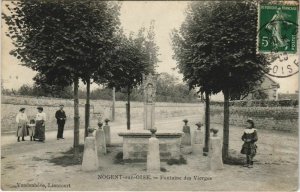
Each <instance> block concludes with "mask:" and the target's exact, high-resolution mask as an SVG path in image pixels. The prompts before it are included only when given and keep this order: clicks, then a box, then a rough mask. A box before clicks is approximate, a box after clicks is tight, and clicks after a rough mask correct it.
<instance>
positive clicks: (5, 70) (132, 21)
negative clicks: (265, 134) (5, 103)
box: [1, 1, 298, 93]
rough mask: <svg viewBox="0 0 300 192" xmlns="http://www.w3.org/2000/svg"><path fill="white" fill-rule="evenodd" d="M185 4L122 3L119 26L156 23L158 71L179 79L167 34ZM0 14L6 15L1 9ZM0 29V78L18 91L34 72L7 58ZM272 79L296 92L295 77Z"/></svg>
mask: <svg viewBox="0 0 300 192" xmlns="http://www.w3.org/2000/svg"><path fill="white" fill-rule="evenodd" d="M187 4H188V2H186V1H123V2H122V7H121V16H120V20H121V25H122V27H123V29H124V31H125V32H126V33H127V34H128V33H129V32H135V33H136V32H137V31H138V30H139V29H140V28H141V27H146V28H148V27H149V25H150V22H151V21H152V20H154V21H155V25H154V28H155V34H156V37H155V40H156V43H157V45H158V46H159V53H160V56H159V60H160V61H161V62H159V63H158V68H157V72H159V73H161V72H167V73H170V74H173V75H175V76H177V77H179V79H180V80H181V79H182V75H181V74H179V73H178V70H173V68H175V67H176V61H175V60H173V59H172V55H173V51H172V46H171V39H170V33H171V31H172V30H173V29H174V28H177V29H179V27H180V25H181V24H182V22H183V21H184V19H185V14H184V10H185V9H186V7H187ZM2 5H3V2H2ZM2 11H3V12H5V10H4V7H3V6H2ZM1 26H2V33H1V34H2V43H1V45H2V47H1V48H2V50H1V52H2V53H1V55H2V59H1V61H2V65H1V71H2V72H1V73H2V76H1V79H2V80H3V85H4V87H5V88H10V89H11V88H14V89H17V88H19V87H20V86H21V85H23V84H33V81H32V78H33V76H34V75H35V72H34V71H32V70H30V69H28V68H26V67H23V66H20V65H18V63H19V62H18V60H17V59H16V58H14V57H12V56H11V55H9V51H10V50H11V49H13V45H12V44H11V41H10V39H9V38H8V37H6V36H5V35H4V32H5V31H6V29H7V26H6V24H5V23H4V22H3V21H2V25H1ZM273 79H274V78H273ZM274 80H275V81H277V82H278V83H279V84H280V89H279V92H283V93H286V92H289V93H294V92H295V91H296V90H298V75H294V76H292V77H290V78H285V79H278V78H275V79H274ZM94 88H95V86H94Z"/></svg>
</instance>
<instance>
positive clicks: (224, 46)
mask: <svg viewBox="0 0 300 192" xmlns="http://www.w3.org/2000/svg"><path fill="white" fill-rule="evenodd" d="M186 12H187V17H186V19H185V21H184V23H183V24H182V25H181V28H180V30H179V31H177V30H175V31H174V32H173V34H172V39H173V49H174V51H175V55H174V58H175V59H176V60H177V61H178V68H179V70H180V72H181V73H183V75H184V80H186V81H187V82H188V84H189V85H190V86H191V87H200V91H201V92H204V91H208V92H209V93H212V94H215V93H218V92H220V91H223V90H225V89H230V92H232V93H243V92H247V91H249V89H250V90H251V89H252V88H253V87H254V86H255V85H256V83H257V81H260V80H261V78H262V76H263V75H264V74H265V72H267V71H268V67H267V61H266V59H265V57H264V56H263V55H260V54H257V53H256V40H255V39H256V26H257V25H256V24H257V7H256V5H255V4H254V3H252V2H192V3H190V4H189V6H188V9H187V11H186Z"/></svg>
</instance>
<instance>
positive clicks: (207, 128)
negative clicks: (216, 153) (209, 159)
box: [203, 92, 210, 156]
mask: <svg viewBox="0 0 300 192" xmlns="http://www.w3.org/2000/svg"><path fill="white" fill-rule="evenodd" d="M209 104H210V100H209V94H208V93H207V92H205V145H204V148H203V155H205V156H206V155H208V151H209V135H210V109H209Z"/></svg>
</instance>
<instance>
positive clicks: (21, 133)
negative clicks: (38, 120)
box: [17, 121, 27, 137]
mask: <svg viewBox="0 0 300 192" xmlns="http://www.w3.org/2000/svg"><path fill="white" fill-rule="evenodd" d="M26 126H27V125H26V121H21V122H20V123H18V129H17V137H25V136H27V128H26Z"/></svg>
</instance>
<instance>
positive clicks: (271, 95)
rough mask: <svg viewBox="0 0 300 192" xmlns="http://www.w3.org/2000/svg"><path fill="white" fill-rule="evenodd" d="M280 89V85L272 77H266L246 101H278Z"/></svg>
mask: <svg viewBox="0 0 300 192" xmlns="http://www.w3.org/2000/svg"><path fill="white" fill-rule="evenodd" d="M279 88H280V85H279V83H277V82H276V81H275V80H274V79H272V78H271V77H270V76H268V75H265V76H264V78H263V81H262V83H261V84H260V85H258V86H257V87H256V89H255V90H254V91H253V92H251V93H249V95H248V96H247V97H246V98H245V100H256V99H265V100H278V89H279Z"/></svg>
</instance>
